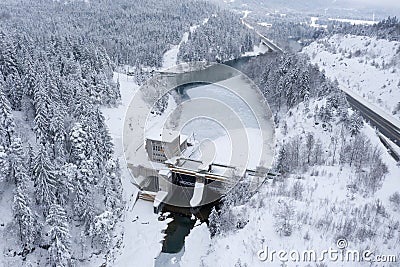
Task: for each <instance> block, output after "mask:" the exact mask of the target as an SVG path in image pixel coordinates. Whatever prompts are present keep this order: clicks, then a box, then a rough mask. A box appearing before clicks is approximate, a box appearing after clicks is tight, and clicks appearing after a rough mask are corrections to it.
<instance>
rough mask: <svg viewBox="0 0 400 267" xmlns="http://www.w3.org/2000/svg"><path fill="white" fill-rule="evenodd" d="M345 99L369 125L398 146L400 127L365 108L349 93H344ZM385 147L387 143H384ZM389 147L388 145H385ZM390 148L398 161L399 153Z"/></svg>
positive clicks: (399, 158) (399, 142) (399, 144)
mask: <svg viewBox="0 0 400 267" xmlns="http://www.w3.org/2000/svg"><path fill="white" fill-rule="evenodd" d="M346 97H347V101H348V102H349V104H350V106H351V107H352V108H353V109H355V110H358V111H359V112H360V113H361V115H362V116H363V118H364V119H365V120H366V121H367V122H369V123H370V124H371V126H373V127H375V128H376V129H378V130H379V132H381V133H382V134H383V135H384V136H386V137H387V138H389V139H390V140H391V141H392V142H394V143H395V144H396V145H397V146H400V129H399V128H398V127H397V126H395V125H393V124H392V123H391V122H389V121H388V120H386V119H384V118H382V117H381V116H380V115H379V114H377V113H375V112H374V111H372V110H371V109H370V108H367V107H366V106H364V105H363V104H361V103H360V102H358V101H357V100H356V99H354V98H353V97H351V96H350V95H348V94H346ZM385 146H386V147H387V144H385ZM387 148H388V149H390V147H387ZM390 150H391V154H392V156H393V157H394V158H395V159H396V160H397V161H399V160H400V155H398V154H396V152H395V151H393V150H392V149H390Z"/></svg>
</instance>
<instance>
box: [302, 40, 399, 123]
mask: <svg viewBox="0 0 400 267" xmlns="http://www.w3.org/2000/svg"><path fill="white" fill-rule="evenodd" d="M303 52H304V53H305V54H307V55H309V56H310V58H311V61H312V62H313V63H316V64H318V66H319V67H320V69H323V70H325V73H326V75H327V76H328V77H330V78H332V79H337V81H338V82H339V87H340V88H341V89H342V90H343V91H345V92H350V93H351V92H353V93H355V94H358V95H359V96H361V97H363V98H364V99H365V100H367V101H368V102H370V103H371V104H372V105H375V106H377V107H379V108H381V109H382V110H383V111H385V112H386V113H387V114H389V115H392V116H393V117H395V118H397V119H399V118H400V42H396V41H388V40H384V39H379V40H377V39H374V38H370V37H366V36H352V35H344V36H343V35H338V34H337V35H334V36H332V37H330V38H324V39H321V40H318V41H315V42H313V43H311V44H310V45H309V46H307V47H305V48H304V49H303Z"/></svg>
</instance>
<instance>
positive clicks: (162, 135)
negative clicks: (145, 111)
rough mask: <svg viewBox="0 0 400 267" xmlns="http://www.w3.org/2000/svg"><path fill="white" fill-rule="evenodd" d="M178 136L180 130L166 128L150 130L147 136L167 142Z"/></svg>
mask: <svg viewBox="0 0 400 267" xmlns="http://www.w3.org/2000/svg"><path fill="white" fill-rule="evenodd" d="M178 137H179V132H178V131H173V130H166V129H164V130H162V131H161V132H150V133H149V134H148V135H147V136H146V138H147V139H150V140H155V141H160V142H166V143H171V142H173V141H174V140H175V139H176V138H178Z"/></svg>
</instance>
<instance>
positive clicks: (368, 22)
mask: <svg viewBox="0 0 400 267" xmlns="http://www.w3.org/2000/svg"><path fill="white" fill-rule="evenodd" d="M328 20H334V21H339V22H345V23H350V24H353V25H374V24H376V23H378V21H374V20H362V19H340V18H329V19H328Z"/></svg>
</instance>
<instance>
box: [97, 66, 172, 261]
mask: <svg viewBox="0 0 400 267" xmlns="http://www.w3.org/2000/svg"><path fill="white" fill-rule="evenodd" d="M114 76H115V77H114V78H115V80H117V79H118V80H119V82H120V91H121V104H120V105H119V106H118V107H117V108H103V109H102V112H103V114H104V116H105V119H106V123H107V126H108V128H109V130H110V135H111V137H112V139H113V143H114V145H115V154H116V156H117V157H118V158H119V161H120V164H121V171H122V178H121V179H122V186H123V199H124V201H125V208H124V214H123V220H122V222H121V223H120V227H119V231H120V234H121V235H122V236H121V237H122V240H121V243H120V248H119V249H118V250H117V251H116V252H115V258H116V261H115V263H114V265H113V266H132V264H133V263H137V264H140V266H153V264H154V259H155V258H156V257H157V255H158V254H159V253H160V251H161V248H162V244H161V241H162V239H163V237H164V234H163V233H162V230H163V229H165V228H166V227H167V223H168V222H169V219H167V220H165V221H158V215H156V214H154V213H153V203H151V202H146V201H143V200H140V199H139V200H137V201H136V199H137V195H138V189H137V187H135V186H134V185H133V183H132V177H131V174H130V173H129V171H128V169H127V168H126V162H125V157H124V154H123V149H122V129H123V124H124V119H125V114H126V109H127V107H128V105H129V103H130V101H131V99H132V97H133V95H134V94H135V93H136V91H137V89H138V85H137V84H135V82H134V81H133V79H132V77H129V76H126V75H124V74H118V73H115V74H114Z"/></svg>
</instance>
